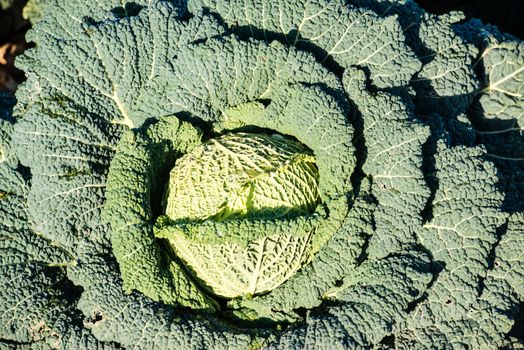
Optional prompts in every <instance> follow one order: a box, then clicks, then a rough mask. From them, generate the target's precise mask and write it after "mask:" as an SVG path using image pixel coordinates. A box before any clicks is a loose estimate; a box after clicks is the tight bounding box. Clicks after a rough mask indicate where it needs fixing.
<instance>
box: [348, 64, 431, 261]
mask: <svg viewBox="0 0 524 350" xmlns="http://www.w3.org/2000/svg"><path fill="white" fill-rule="evenodd" d="M343 81H344V86H345V87H346V91H347V94H348V96H349V97H350V99H351V100H352V101H354V103H356V104H357V105H358V106H360V113H361V114H362V119H363V122H362V135H361V136H360V137H361V138H362V140H360V141H361V142H363V143H364V144H365V148H366V154H365V157H366V159H365V160H363V161H365V163H364V164H363V167H362V170H363V172H364V173H365V174H366V175H367V176H368V177H369V178H370V179H371V180H372V194H373V196H374V197H375V198H376V200H377V202H378V205H377V209H376V210H375V211H374V213H373V220H374V222H375V226H376V228H375V233H374V234H373V237H372V238H371V242H370V245H369V247H368V254H369V256H370V257H380V256H386V255H388V254H389V253H392V252H396V251H400V250H403V249H405V248H406V247H409V246H410V245H413V244H414V242H416V241H415V237H416V233H417V231H418V230H419V229H420V227H421V225H422V217H421V216H420V214H421V213H422V211H423V210H424V208H425V205H426V202H427V200H428V199H429V196H430V193H429V189H428V186H427V183H426V181H425V178H424V173H423V171H422V162H423V150H422V146H423V145H424V144H425V143H426V141H427V139H428V136H429V129H428V127H426V126H424V125H422V124H421V123H420V122H418V121H417V120H416V119H415V117H414V115H413V111H412V109H411V108H410V107H409V106H406V104H405V103H403V101H402V100H401V98H399V97H397V96H394V95H392V94H389V93H385V92H379V93H377V94H372V93H369V92H368V91H366V89H365V77H364V73H363V72H362V71H359V70H356V69H353V70H347V71H346V72H345V74H344V78H343Z"/></svg>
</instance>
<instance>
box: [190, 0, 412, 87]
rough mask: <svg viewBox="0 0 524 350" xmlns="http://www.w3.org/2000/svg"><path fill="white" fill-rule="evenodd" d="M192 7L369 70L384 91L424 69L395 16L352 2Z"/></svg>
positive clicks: (238, 0)
mask: <svg viewBox="0 0 524 350" xmlns="http://www.w3.org/2000/svg"><path fill="white" fill-rule="evenodd" d="M188 7H189V10H190V11H191V12H194V11H198V9H200V8H202V7H203V8H207V9H209V10H210V11H211V12H212V13H217V14H218V15H219V16H220V17H221V19H222V20H223V21H224V22H225V23H226V24H227V25H228V27H230V29H231V30H233V31H234V32H236V33H239V34H240V35H242V36H248V37H256V38H259V39H264V40H266V41H271V40H275V39H277V40H280V41H282V42H285V43H287V44H290V45H293V46H296V47H298V48H299V49H305V50H306V51H310V52H313V53H314V54H315V56H316V58H317V60H318V61H320V62H330V61H334V62H336V63H335V64H336V65H337V66H339V67H342V68H348V67H350V66H362V67H366V68H367V69H369V70H370V72H371V77H370V78H371V80H372V82H373V83H374V84H375V85H377V86H378V87H392V86H401V85H405V84H406V83H407V82H408V81H409V80H410V78H411V77H412V75H413V74H414V73H415V72H416V71H418V70H419V69H420V62H419V61H418V60H417V58H416V57H415V55H414V54H413V52H412V51H411V50H410V49H409V47H407V46H406V44H405V42H404V40H405V38H404V35H403V32H402V28H401V27H400V25H399V24H398V22H397V20H396V18H395V17H393V16H392V17H386V18H382V17H379V16H377V15H376V14H375V13H373V12H370V11H366V10H362V9H358V8H355V7H353V6H352V5H348V4H347V2H346V1H338V0H337V1H328V0H322V1H302V2H301V1H296V2H292V3H289V2H288V1H281V0H279V1H270V2H267V1H260V2H256V1H246V0H235V1H222V0H213V1H207V0H206V1H201V0H191V1H189V2H188ZM277 14H278V15H277ZM364 38H365V39H366V40H363V39H364ZM328 64H329V63H328Z"/></svg>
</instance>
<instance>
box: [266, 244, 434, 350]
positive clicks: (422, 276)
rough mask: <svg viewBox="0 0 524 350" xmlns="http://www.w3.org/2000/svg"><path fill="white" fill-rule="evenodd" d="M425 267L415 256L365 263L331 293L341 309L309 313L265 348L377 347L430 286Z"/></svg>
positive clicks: (425, 262)
mask: <svg viewBox="0 0 524 350" xmlns="http://www.w3.org/2000/svg"><path fill="white" fill-rule="evenodd" d="M428 267H429V260H428V258H427V257H426V256H425V254H423V253H419V252H416V251H408V252H404V253H400V254H394V255H391V256H388V257H386V258H383V259H379V260H374V261H373V260H371V261H366V262H365V263H363V264H362V265H361V266H359V267H358V268H357V269H355V270H353V271H352V272H351V273H350V274H349V276H347V277H346V278H345V280H344V285H343V286H342V287H341V288H340V289H339V290H338V291H336V292H333V293H332V295H331V296H332V297H334V298H335V299H336V300H340V301H343V303H341V304H340V305H339V306H337V307H332V308H330V307H327V310H325V311H324V314H322V315H316V314H315V313H312V314H311V315H310V316H309V317H308V318H307V320H306V324H305V325H300V326H297V327H293V328H291V329H289V330H288V331H286V332H284V333H283V334H282V335H281V336H280V338H279V339H278V340H276V341H274V342H273V343H271V344H269V346H268V348H269V349H296V348H297V347H298V348H317V347H320V348H329V349H367V348H369V347H370V345H372V344H377V343H379V342H380V341H381V340H382V339H383V338H384V337H385V336H386V335H388V334H390V333H391V332H392V329H393V327H394V325H395V323H396V322H399V321H401V320H402V318H403V315H404V313H405V310H406V309H408V307H409V304H410V303H411V302H413V301H414V300H416V299H417V298H418V297H420V296H421V293H422V292H423V291H424V289H425V288H426V286H427V284H428V283H429V282H430V280H431V273H429V271H428Z"/></svg>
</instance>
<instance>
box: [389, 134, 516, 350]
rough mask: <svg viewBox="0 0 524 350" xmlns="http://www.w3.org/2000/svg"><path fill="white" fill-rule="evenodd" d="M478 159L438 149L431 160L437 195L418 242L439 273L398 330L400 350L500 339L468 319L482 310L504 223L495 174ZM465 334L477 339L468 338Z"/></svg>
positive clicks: (478, 152) (483, 344) (470, 151)
mask: <svg viewBox="0 0 524 350" xmlns="http://www.w3.org/2000/svg"><path fill="white" fill-rule="evenodd" d="M483 154H484V151H483V150H482V149H481V148H478V147H477V148H465V147H461V146H457V147H448V146H446V145H445V144H444V143H439V147H438V151H437V152H436V154H435V159H436V174H435V177H436V179H437V181H438V189H437V191H436V193H435V197H434V200H433V202H432V217H431V220H430V221H429V222H427V223H426V224H425V225H424V228H425V230H422V231H420V232H419V238H420V240H421V242H422V243H423V244H424V246H425V247H427V249H429V251H430V252H431V253H432V254H433V256H434V257H435V261H436V267H439V266H440V268H441V269H442V271H440V272H439V273H438V276H437V278H436V279H435V281H434V283H433V284H432V286H431V288H430V289H429V290H428V291H427V292H426V293H427V298H425V300H424V301H422V302H421V303H420V305H418V306H417V307H416V308H415V310H414V311H413V312H412V314H411V315H410V317H409V318H408V319H407V320H406V325H405V326H402V327H399V331H398V334H397V335H398V339H399V340H398V346H400V347H404V348H427V347H434V346H436V347H445V348H455V347H457V348H458V347H460V346H462V344H463V343H464V342H465V341H467V342H468V343H469V344H470V346H471V347H480V348H492V347H496V344H497V343H498V342H500V341H501V338H499V337H500V336H503V334H500V333H490V329H491V327H490V326H487V325H484V324H482V323H480V324H479V320H481V318H479V320H475V318H474V316H471V315H470V314H471V313H472V311H471V310H472V308H473V309H475V308H480V309H483V308H484V306H483V304H482V303H483V302H482V300H481V299H482V298H480V299H478V291H479V289H480V290H482V285H484V288H486V283H488V280H489V279H488V278H487V277H486V271H487V270H488V268H489V266H488V261H489V255H490V251H491V250H492V249H493V247H494V246H495V245H496V243H497V229H498V228H499V227H500V226H501V225H502V224H503V223H504V221H505V219H506V218H507V214H506V213H504V212H502V211H501V209H500V207H501V204H502V200H503V195H502V193H500V192H499V190H498V189H497V187H496V184H497V180H498V178H497V175H496V171H495V168H494V166H493V164H492V163H489V162H485V161H482V160H481V156H482V155H483ZM488 297H489V295H488ZM508 298H509V300H511V299H512V298H511V295H508ZM491 312H493V311H491ZM471 318H473V319H471ZM510 319H511V316H509V319H507V321H506V322H509V324H511V323H512V321H511V320H510ZM494 322H495V321H494ZM459 324H460V326H459ZM470 333H471V334H477V336H472V337H469V336H468V335H467V334H470ZM454 339H456V340H454ZM455 341H456V342H457V343H456V344H455Z"/></svg>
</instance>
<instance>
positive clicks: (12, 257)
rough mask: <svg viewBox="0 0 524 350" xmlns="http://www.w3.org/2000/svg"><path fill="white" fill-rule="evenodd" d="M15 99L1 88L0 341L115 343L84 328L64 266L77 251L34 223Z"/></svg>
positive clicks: (65, 345)
mask: <svg viewBox="0 0 524 350" xmlns="http://www.w3.org/2000/svg"><path fill="white" fill-rule="evenodd" d="M13 105H14V99H13V98H12V97H11V96H9V95H7V94H4V93H0V149H1V159H0V283H1V285H2V286H3V288H2V291H1V292H0V310H1V312H0V324H1V326H0V339H1V341H0V346H3V345H4V343H3V342H4V341H5V342H7V344H19V345H22V344H24V345H27V346H28V347H30V346H31V347H34V348H68V347H72V346H74V347H82V348H84V349H101V348H107V349H109V348H113V345H114V344H112V343H106V344H105V345H104V344H102V343H101V342H99V341H98V340H96V339H95V338H94V337H93V335H92V334H91V332H90V331H89V330H86V329H83V327H82V325H81V316H80V315H79V313H78V311H76V310H74V308H73V307H74V302H75V301H76V300H75V297H76V295H75V291H74V288H72V286H71V284H70V282H68V281H67V279H66V276H65V271H64V269H63V267H65V266H69V265H72V264H74V262H73V261H72V257H71V256H70V255H68V254H67V253H66V252H65V250H64V249H62V247H60V245H59V244H57V243H56V242H53V241H49V240H47V239H45V238H43V237H42V235H40V234H39V232H37V231H34V230H33V229H32V228H31V226H30V217H29V216H28V211H29V210H28V207H27V201H28V194H29V189H30V186H29V183H28V182H27V173H26V172H25V171H24V170H23V169H21V168H20V167H19V166H18V159H17V158H16V155H15V154H14V150H13V149H12V147H11V145H12V142H11V135H12V132H13V125H12V123H13V122H14V119H13V118H12V117H11V110H12V107H13ZM68 289H69V290H68Z"/></svg>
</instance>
